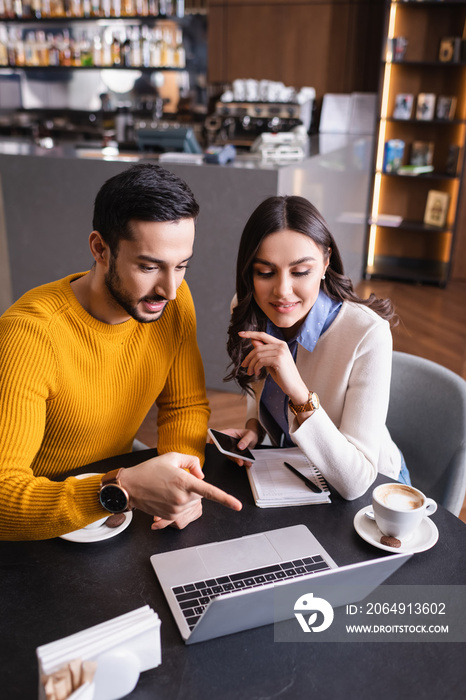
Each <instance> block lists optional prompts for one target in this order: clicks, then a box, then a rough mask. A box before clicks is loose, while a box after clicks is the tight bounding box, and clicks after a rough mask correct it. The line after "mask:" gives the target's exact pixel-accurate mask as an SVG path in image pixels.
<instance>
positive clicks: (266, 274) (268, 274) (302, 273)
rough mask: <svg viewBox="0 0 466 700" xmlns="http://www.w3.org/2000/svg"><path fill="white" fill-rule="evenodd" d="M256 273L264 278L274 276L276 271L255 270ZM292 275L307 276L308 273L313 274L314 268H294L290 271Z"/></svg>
mask: <svg viewBox="0 0 466 700" xmlns="http://www.w3.org/2000/svg"><path fill="white" fill-rule="evenodd" d="M254 274H255V275H256V276H257V277H262V278H263V279H270V278H271V277H273V276H274V275H275V274H276V273H275V271H274V270H254ZM290 274H291V275H292V277H306V276H307V275H310V274H312V269H308V270H292V271H291V272H290Z"/></svg>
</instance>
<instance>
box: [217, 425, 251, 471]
mask: <svg viewBox="0 0 466 700" xmlns="http://www.w3.org/2000/svg"><path fill="white" fill-rule="evenodd" d="M256 424H257V427H256ZM259 428H260V426H259V424H258V422H257V421H256V420H255V419H252V420H250V421H248V424H247V426H246V428H227V429H226V430H222V433H225V435H231V437H234V438H240V441H239V443H238V448H239V449H240V450H245V449H246V448H249V449H250V450H253V449H254V448H255V446H256V445H257V443H258V442H259V435H260V431H259ZM209 442H210V443H212V442H213V440H212V438H209ZM228 459H231V461H232V462H236V464H238V465H239V466H240V467H242V466H243V464H244V465H246V466H248V465H250V464H251V462H250V461H249V460H248V459H241V458H240V457H238V458H236V459H235V458H234V457H230V456H228Z"/></svg>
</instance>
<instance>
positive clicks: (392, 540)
mask: <svg viewBox="0 0 466 700" xmlns="http://www.w3.org/2000/svg"><path fill="white" fill-rule="evenodd" d="M380 544H384V545H386V546H387V547H395V548H397V549H398V547H401V540H397V539H396V537H389V536H388V535H382V537H381V538H380Z"/></svg>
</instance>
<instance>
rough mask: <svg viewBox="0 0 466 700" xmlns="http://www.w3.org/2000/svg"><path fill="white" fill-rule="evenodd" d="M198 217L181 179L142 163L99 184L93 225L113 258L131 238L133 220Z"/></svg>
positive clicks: (172, 219)
mask: <svg viewBox="0 0 466 700" xmlns="http://www.w3.org/2000/svg"><path fill="white" fill-rule="evenodd" d="M198 214H199V205H198V203H197V202H196V200H195V199H194V195H193V193H192V192H191V190H190V189H189V187H188V185H187V184H186V183H185V182H184V180H181V178H179V177H177V176H176V175H174V174H173V173H171V172H170V171H169V170H165V169H164V168H161V167H160V166H159V165H154V164H151V163H141V164H138V165H133V166H132V167H131V168H128V169H127V170H124V171H123V172H122V173H119V174H118V175H115V176H114V177H111V178H110V179H109V180H107V181H106V182H105V183H104V184H103V185H102V187H101V188H100V190H99V192H98V193H97V197H96V198H95V202H94V216H93V219H92V226H93V229H94V230H95V231H98V232H99V233H100V235H101V236H102V238H103V239H104V241H105V242H106V243H107V245H108V246H109V248H110V250H111V252H112V254H113V255H114V256H115V255H116V254H117V252H118V245H119V242H120V240H122V239H123V240H131V239H132V231H131V225H130V222H131V221H132V220H136V221H179V220H180V219H196V217H197V216H198Z"/></svg>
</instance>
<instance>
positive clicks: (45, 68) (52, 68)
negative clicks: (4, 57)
mask: <svg viewBox="0 0 466 700" xmlns="http://www.w3.org/2000/svg"><path fill="white" fill-rule="evenodd" d="M2 68H3V69H8V70H12V71H18V70H27V71H28V72H44V71H47V72H55V71H64V72H66V71H82V70H138V71H142V72H144V73H160V72H161V71H171V72H177V71H183V70H185V69H184V68H170V67H169V66H158V67H157V66H2Z"/></svg>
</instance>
